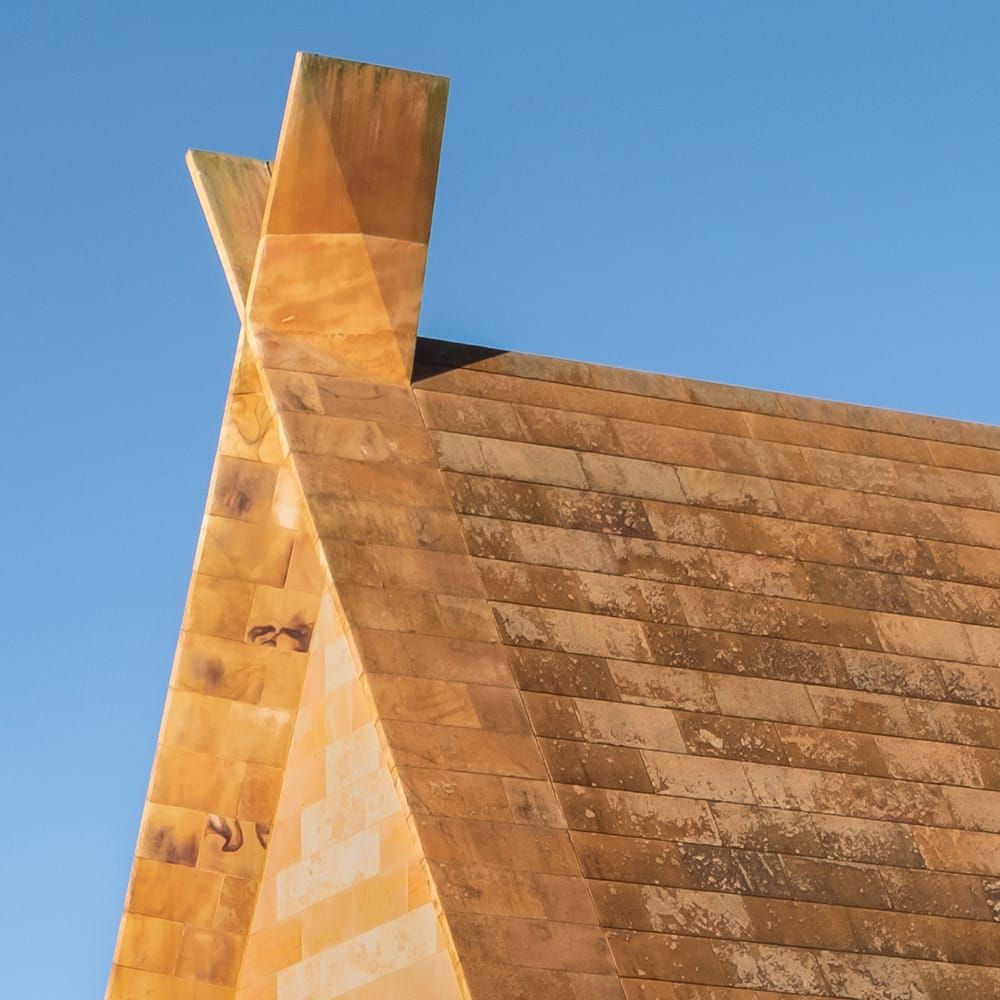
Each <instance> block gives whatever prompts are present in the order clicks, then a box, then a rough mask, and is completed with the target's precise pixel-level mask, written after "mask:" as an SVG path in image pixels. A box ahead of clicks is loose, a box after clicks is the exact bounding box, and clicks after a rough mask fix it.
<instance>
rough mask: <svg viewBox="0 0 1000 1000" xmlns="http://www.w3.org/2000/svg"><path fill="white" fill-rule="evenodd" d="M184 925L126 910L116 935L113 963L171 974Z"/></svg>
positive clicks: (178, 950) (178, 951) (175, 962)
mask: <svg viewBox="0 0 1000 1000" xmlns="http://www.w3.org/2000/svg"><path fill="white" fill-rule="evenodd" d="M183 929H184V925H183V924H180V923H177V922H176V921H172V920H163V919H161V918H159V917H149V916H141V915H139V914H137V913H126V914H125V917H124V920H123V921H122V927H121V931H120V933H119V935H118V947H117V949H116V951H115V962H116V963H118V964H119V965H124V966H126V967H127V968H131V969H142V970H145V971H146V972H159V973H163V974H165V975H170V974H172V973H173V971H174V968H175V966H176V965H177V956H178V955H179V953H180V947H181V933H182V931H183Z"/></svg>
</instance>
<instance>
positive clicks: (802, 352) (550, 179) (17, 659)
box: [0, 0, 1000, 1000]
mask: <svg viewBox="0 0 1000 1000" xmlns="http://www.w3.org/2000/svg"><path fill="white" fill-rule="evenodd" d="M4 22H5V25H4V30H3V39H2V41H0V54H2V58H0V82H2V86H0V94H2V97H0V102H2V111H3V123H4V129H5V134H6V142H5V150H4V155H3V157H2V160H0V163H2V165H0V176H2V181H3V197H2V199H0V231H2V233H3V234H4V253H3V260H4V264H3V268H2V270H0V288H2V292H3V301H4V303H5V316H6V319H5V321H4V326H5V331H4V335H5V343H4V355H5V358H4V360H5V362H6V365H5V369H6V380H5V388H4V392H3V397H2V406H3V408H4V410H5V413H4V417H5V419H4V420H3V424H2V426H3V432H2V433H3V435H4V458H5V462H6V467H7V470H8V473H9V475H8V477H7V480H6V481H7V488H6V489H5V490H4V498H5V502H6V510H5V512H4V516H3V518H2V522H0V523H2V525H3V528H2V531H3V535H4V537H3V546H4V549H3V551H4V560H3V569H2V573H0V589H2V594H0V596H2V598H3V602H4V607H5V608H6V609H7V612H6V618H7V627H6V629H5V633H6V634H5V641H4V643H3V647H2V648H3V650H4V663H3V679H4V690H3V697H2V700H0V713H2V715H0V802H2V803H3V804H4V813H3V822H2V823H0V856H2V857H3V858H4V859H5V862H6V864H5V878H4V882H5V890H6V899H5V904H4V906H3V916H2V917H0V921H2V922H3V923H4V924H6V926H5V927H4V933H2V934H0V942H2V945H0V948H2V949H3V950H4V954H3V955H2V958H3V961H2V967H3V970H4V981H5V989H6V993H7V995H9V996H12V997H14V996H17V997H30V998H32V1000H47V998H59V1000H63V998H66V997H71V996H72V997H91V996H93V997H96V996H99V995H101V994H102V992H103V984H104V981H105V978H106V975H107V969H108V965H109V963H110V959H111V951H112V946H113V941H114V935H115V932H116V928H117V923H118V917H119V913H120V909H121V904H122V898H123V893H124V889H125V884H126V879H127V874H128V868H129V865H130V861H131V855H132V849H133V845H134V838H135V833H136V828H137V823H138V819H139V813H140V808H141V805H142V800H143V796H144V792H145V786H146V780H147V776H148V771H149V764H150V760H151V756H152V752H153V745H154V741H155V737H156V730H157V725H158V720H159V715H160V710H161V707H162V702H163V695H164V690H165V685H166V680H167V674H168V671H169V666H170V659H171V655H172V649H173V645H174V641H175V637H176V632H177V628H178V624H179V620H180V613H181V607H182V602H183V599H184V593H185V588H186V585H187V580H188V575H189V572H190V566H191V559H192V555H193V551H194V544H195V538H196V533H197V529H198V523H199V519H200V517H201V511H202V506H203V503H204V495H205V490H206V486H207V482H208V476H209V472H210V467H211V460H212V455H213V452H214V448H215V441H216V434H217V430H218V423H219V418H220V414H221V408H222V404H223V398H224V394H225V389H226V381H227V375H228V369H229V365H230V362H231V359H232V352H233V347H234V343H235V336H236V331H237V323H236V318H235V314H234V312H233V310H232V306H231V304H230V301H229V298H228V293H227V290H226V286H225V283H224V280H223V278H222V274H221V271H220V269H219V267H218V265H217V263H216V261H215V258H214V253H213V250H212V247H211V243H210V240H209V237H208V234H207V231H206V229H205V226H204V223H203V221H202V218H201V213H200V211H199V209H198V207H197V204H196V202H195V198H194V195H193V193H192V191H191V189H190V186H189V182H188V179H187V176H186V172H185V169H184V164H183V153H184V150H185V148H186V147H188V146H197V147H203V148H209V149H220V150H224V151H227V152H233V153H242V154H248V155H254V156H261V157H267V156H269V155H271V153H272V152H273V149H274V143H275V139H276V136H277V130H278V125H279V122H280V117H281V111H282V107H283V104H284V99H285V91H286V87H287V83H288V77H289V73H290V70H291V65H292V58H293V54H294V52H295V50H296V49H306V50H311V51H317V52H323V53H326V54H329V55H339V56H344V57H346V58H351V59H358V60H364V61H369V62H380V63H387V64H390V65H397V66H404V67H407V68H412V69H419V70H424V71H428V72H434V73H441V74H445V75H448V76H451V78H452V91H451V102H450V109H449V115H448V125H447V129H446V135H445V145H444V152H443V160H442V168H441V178H440V185H439V189H438V208H437V212H436V217H435V224H434V234H433V238H432V243H431V260H430V266H429V273H428V278H427V287H426V295H425V305H424V312H423V316H422V332H424V333H425V334H427V335H432V336H438V337H442V338H445V339H453V340H461V341H466V342H472V343H481V344H487V345H490V346H497V347H504V348H511V349H514V350H524V351H533V352H537V353H542V354H553V355H558V356H563V357H573V358H580V359H584V360H593V361H598V362H604V363H609V364H615V365H621V366H627V367H635V368H643V369H650V370H656V371H665V372H671V373H676V374H681V375H689V376H694V377H699V378H707V379H713V380H717V381H723V382H734V383H739V384H746V385H754V386H761V387H765V388H773V389H782V390H789V391H795V392H799V393H803V394H807V395H818V396H825V397H831V398H838V399H846V400H850V401H856V402H862V403H869V404H877V405H882V406H890V407H894V408H901V409H912V410H918V411H923V412H932V413H938V414H942V415H947V416H955V417H962V418H967V419H973V420H982V421H986V422H992V423H1000V396H998V392H997V372H998V370H1000V336H998V332H1000V331H998V320H1000V291H998V289H1000V283H998V264H1000V225H998V222H1000V62H998V60H997V58H996V52H997V49H998V46H1000V6H998V5H997V4H995V3H979V2H974V0H964V2H963V3H961V4H952V3H944V2H939V3H934V4H931V3H924V2H912V0H909V2H899V0H883V2H880V3H871V2H856V0H847V2H838V3H820V2H818V0H816V2H801V0H796V2H792V0H787V2H785V0H782V2H778V0H772V2H756V3H750V2H731V3H718V2H694V0H692V2H670V0H666V2H664V0H660V2H655V3H654V2H650V3H621V4H596V3H581V2H576V3H562V2H548V3H538V2H533V3H520V2H505V3H502V4H486V3H471V2H468V0H467V2H464V3H457V2H456V3H438V4H435V3H432V2H425V3H413V2H412V0H411V2H408V3H390V2H383V0H367V2H365V3H359V2H357V0H355V2H352V3H342V2H333V0H327V2H325V3H304V2H297V0H282V2H281V3H277V2H274V0H271V2H269V3H266V4H265V3H260V2H257V0H246V2H244V3H241V4H226V3H204V2H202V3H191V2H186V0H175V2H172V3H169V4H155V5H153V4H142V3H138V4H137V3H134V2H132V3H111V2H98V3H94V4H87V5H83V4H72V5H70V4H58V3H56V4H53V3H46V2H44V0H40V2H36V3H32V4H21V5H16V6H13V7H12V8H11V9H8V10H6V11H5V14H4Z"/></svg>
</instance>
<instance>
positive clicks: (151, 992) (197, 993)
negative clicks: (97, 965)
mask: <svg viewBox="0 0 1000 1000" xmlns="http://www.w3.org/2000/svg"><path fill="white" fill-rule="evenodd" d="M107 995H108V1000H201V996H202V994H201V988H200V985H199V984H198V983H195V982H186V981H184V980H181V979H177V978H176V977H174V976H171V975H163V974H161V973H158V972H148V971H146V970H143V969H130V968H128V967H127V966H123V965H114V966H112V968H111V979H110V982H109V983H108V994H107ZM230 997H231V994H230V993H228V992H221V993H219V994H217V995H216V996H214V997H209V995H208V994H204V1000H230Z"/></svg>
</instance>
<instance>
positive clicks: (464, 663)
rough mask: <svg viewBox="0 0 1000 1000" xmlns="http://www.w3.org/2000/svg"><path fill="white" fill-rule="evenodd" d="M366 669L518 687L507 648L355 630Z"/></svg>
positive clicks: (471, 642) (497, 645)
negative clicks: (512, 675)
mask: <svg viewBox="0 0 1000 1000" xmlns="http://www.w3.org/2000/svg"><path fill="white" fill-rule="evenodd" d="M354 635H355V640H356V642H357V643H358V647H359V649H360V651H361V659H362V662H363V663H364V666H365V669H366V670H367V671H370V672H372V673H383V674H405V675H407V676H412V677H428V678H435V679H438V680H446V681H460V682H468V683H476V684H494V685H499V686H508V687H513V686H514V679H513V677H511V674H510V669H509V667H508V666H507V661H506V657H505V655H504V648H503V646H501V645H499V644H498V643H496V642H492V643H488V642H476V641H471V640H468V639H456V638H451V637H446V636H423V635H405V634H400V633H398V632H388V631H380V630H377V629H355V630H354Z"/></svg>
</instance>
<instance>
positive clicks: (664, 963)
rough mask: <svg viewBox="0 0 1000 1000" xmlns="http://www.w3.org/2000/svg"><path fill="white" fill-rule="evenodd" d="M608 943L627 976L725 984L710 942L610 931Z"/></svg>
mask: <svg viewBox="0 0 1000 1000" xmlns="http://www.w3.org/2000/svg"><path fill="white" fill-rule="evenodd" d="M607 937H608V944H609V945H610V946H611V952H612V954H613V955H614V958H615V963H616V964H617V967H618V970H619V972H620V974H621V975H623V976H630V977H638V978H647V977H648V978H650V979H669V980H671V981H673V982H682V983H690V982H694V983H724V982H725V979H724V973H723V971H722V969H721V968H720V965H719V962H718V960H717V958H716V956H715V954H714V953H713V951H712V947H711V945H710V944H709V943H708V942H707V941H703V940H700V939H698V938H693V937H680V936H676V935H660V934H647V933H643V932H641V931H609V932H608V935H607Z"/></svg>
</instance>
